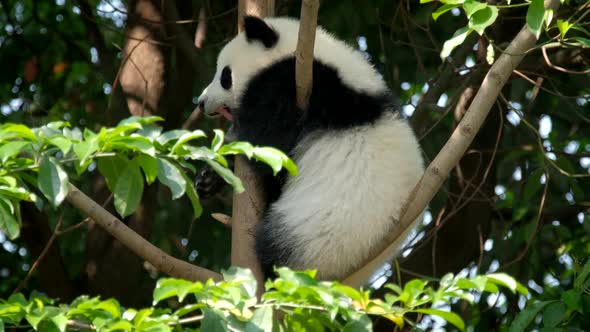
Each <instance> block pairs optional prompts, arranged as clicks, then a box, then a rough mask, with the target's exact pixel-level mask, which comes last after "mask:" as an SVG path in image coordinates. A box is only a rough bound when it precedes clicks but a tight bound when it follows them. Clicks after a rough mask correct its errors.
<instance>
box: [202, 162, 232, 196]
mask: <svg viewBox="0 0 590 332" xmlns="http://www.w3.org/2000/svg"><path fill="white" fill-rule="evenodd" d="M225 185H226V183H225V181H224V180H223V179H222V178H221V176H219V175H218V174H217V173H216V172H215V171H214V170H213V168H211V167H210V166H209V165H204V166H203V167H202V168H201V169H200V171H199V174H197V176H196V177H195V186H196V187H197V193H198V194H199V197H200V198H201V199H209V198H211V197H213V196H215V195H217V194H219V193H220V192H221V191H222V190H223V188H224V187H225Z"/></svg>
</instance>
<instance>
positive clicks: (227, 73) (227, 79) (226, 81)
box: [221, 66, 232, 90]
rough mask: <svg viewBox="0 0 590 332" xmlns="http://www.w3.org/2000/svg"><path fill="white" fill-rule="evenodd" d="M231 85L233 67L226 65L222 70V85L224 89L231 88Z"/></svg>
mask: <svg viewBox="0 0 590 332" xmlns="http://www.w3.org/2000/svg"><path fill="white" fill-rule="evenodd" d="M231 85H232V81H231V69H230V68H229V66H225V67H223V70H222V71H221V86H222V87H223V88H224V89H226V90H229V88H231Z"/></svg>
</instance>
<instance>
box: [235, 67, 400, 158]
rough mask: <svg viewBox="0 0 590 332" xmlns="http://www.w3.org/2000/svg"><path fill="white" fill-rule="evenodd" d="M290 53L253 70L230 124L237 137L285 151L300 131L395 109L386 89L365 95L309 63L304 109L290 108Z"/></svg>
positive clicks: (361, 120) (343, 125)
mask: <svg viewBox="0 0 590 332" xmlns="http://www.w3.org/2000/svg"><path fill="white" fill-rule="evenodd" d="M295 94H296V87H295V57H287V58H285V59H283V60H281V61H278V62H276V63H274V64H273V65H271V66H269V67H267V68H265V69H264V70H262V71H260V72H259V73H257V74H256V75H255V76H254V77H252V79H251V80H250V82H249V83H248V84H247V86H246V89H245V91H244V93H243V95H242V97H241V99H240V107H239V109H238V110H237V112H236V113H237V114H236V115H235V116H236V119H235V125H236V131H237V134H238V138H239V139H240V140H247V141H249V142H251V143H253V144H256V145H265V146H274V147H276V148H278V149H280V150H282V151H284V152H286V153H289V152H290V151H291V150H292V149H293V147H294V146H295V145H296V143H297V142H298V141H299V140H300V139H302V138H303V136H304V135H306V134H308V133H311V132H314V131H317V130H340V129H347V128H350V127H354V126H362V125H366V124H371V123H373V122H374V121H375V120H377V119H378V118H379V117H380V116H381V115H382V114H383V112H393V111H395V110H396V109H397V103H396V100H395V98H394V97H393V96H392V95H391V94H390V93H388V92H384V93H383V94H379V95H369V94H367V93H363V92H359V91H356V90H355V89H353V88H351V87H349V86H347V85H346V84H345V83H344V82H343V81H342V80H341V78H340V77H339V75H338V72H337V71H336V69H334V68H332V67H331V66H328V65H326V64H324V63H321V62H320V61H317V60H315V61H314V63H313V87H312V94H311V96H310V100H309V106H308V109H307V110H305V111H304V112H302V111H300V110H299V109H298V108H297V106H296V96H295Z"/></svg>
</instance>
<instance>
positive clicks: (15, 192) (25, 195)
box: [0, 186, 35, 201]
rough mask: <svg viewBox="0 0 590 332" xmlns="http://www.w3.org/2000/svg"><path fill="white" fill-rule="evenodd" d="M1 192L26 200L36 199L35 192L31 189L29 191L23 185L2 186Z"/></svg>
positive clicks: (0, 187)
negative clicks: (31, 191) (32, 192)
mask: <svg viewBox="0 0 590 332" xmlns="http://www.w3.org/2000/svg"><path fill="white" fill-rule="evenodd" d="M0 194H2V195H4V196H8V197H12V198H16V199H18V200H24V201H34V200H35V196H34V195H33V194H31V193H30V192H29V191H27V189H25V188H22V187H18V188H14V187H6V186H0Z"/></svg>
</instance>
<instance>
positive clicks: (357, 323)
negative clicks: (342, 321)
mask: <svg viewBox="0 0 590 332" xmlns="http://www.w3.org/2000/svg"><path fill="white" fill-rule="evenodd" d="M342 331H343V332H357V331H358V332H362V331H366V332H371V331H373V322H372V321H371V319H370V318H369V317H368V316H367V315H362V316H361V317H360V318H359V319H355V320H351V321H350V322H348V323H347V324H346V325H344V329H342Z"/></svg>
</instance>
